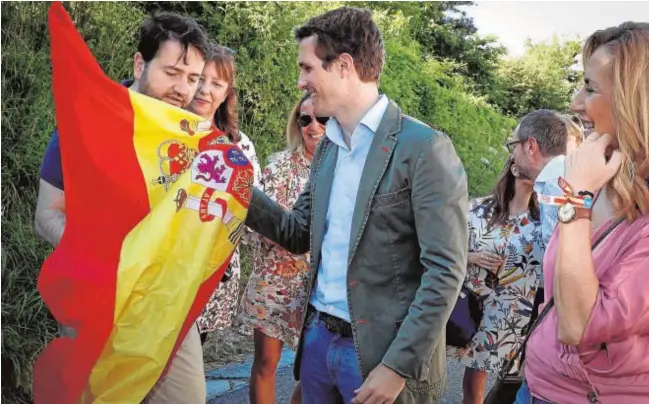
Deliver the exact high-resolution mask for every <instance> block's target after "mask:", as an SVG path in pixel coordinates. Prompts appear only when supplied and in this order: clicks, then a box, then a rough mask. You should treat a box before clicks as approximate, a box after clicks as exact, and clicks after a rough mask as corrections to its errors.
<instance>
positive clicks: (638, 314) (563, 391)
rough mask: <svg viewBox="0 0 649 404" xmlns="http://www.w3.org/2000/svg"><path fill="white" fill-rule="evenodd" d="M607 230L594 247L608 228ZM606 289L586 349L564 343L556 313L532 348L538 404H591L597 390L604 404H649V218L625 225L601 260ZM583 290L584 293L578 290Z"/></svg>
mask: <svg viewBox="0 0 649 404" xmlns="http://www.w3.org/2000/svg"><path fill="white" fill-rule="evenodd" d="M609 225H610V223H605V224H603V225H602V226H601V228H600V229H598V231H597V232H596V234H594V237H593V238H594V239H595V238H596V237H597V236H598V234H599V233H601V232H602V231H603V230H604V229H605V228H607V227H608V226H609ZM558 233H559V230H557V231H555V232H554V235H553V236H552V238H551V239H550V242H549V244H548V247H547V249H546V253H545V258H544V263H543V273H544V279H545V301H546V302H547V301H548V300H549V299H550V296H552V291H553V288H552V285H553V278H554V264H555V259H556V253H557V249H558V246H559V238H558ZM593 259H594V262H595V268H596V272H597V276H598V278H599V281H600V287H599V293H598V296H597V301H596V303H595V306H594V308H593V312H592V314H591V317H590V320H589V322H588V325H587V326H586V330H585V331H584V336H583V339H582V341H581V344H580V345H579V346H576V347H574V346H566V345H563V344H562V343H560V342H559V340H558V338H557V315H556V309H555V308H553V309H552V310H551V311H550V313H549V314H548V316H547V317H546V318H545V319H544V320H543V322H542V323H541V324H540V325H539V326H538V327H537V329H536V330H535V331H534V333H533V335H532V336H531V337H530V341H529V343H528V345H527V353H526V365H525V378H526V380H527V383H528V385H529V388H530V390H531V392H532V394H533V395H534V396H535V397H538V398H541V399H544V400H547V401H551V402H555V403H561V404H573V403H574V404H583V403H588V402H589V401H588V392H589V391H590V387H589V380H590V383H592V385H593V386H594V387H595V388H596V390H597V391H598V393H599V401H598V403H600V404H609V403H614V404H641V403H642V404H647V403H649V215H645V216H643V217H642V218H640V219H637V220H636V221H634V222H633V223H632V224H631V225H629V224H628V223H627V222H623V223H621V224H620V225H619V226H618V227H617V228H616V229H615V230H613V232H612V233H611V234H609V236H608V237H607V238H606V239H605V240H604V241H603V242H602V243H601V244H600V245H599V247H598V248H597V249H596V250H595V251H594V252H593ZM575 287H579V285H575Z"/></svg>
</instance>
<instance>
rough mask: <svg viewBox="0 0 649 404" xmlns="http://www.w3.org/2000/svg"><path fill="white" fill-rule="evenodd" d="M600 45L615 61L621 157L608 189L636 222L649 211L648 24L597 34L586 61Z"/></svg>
mask: <svg viewBox="0 0 649 404" xmlns="http://www.w3.org/2000/svg"><path fill="white" fill-rule="evenodd" d="M601 47H604V48H605V49H606V50H607V51H608V53H609V54H610V55H611V57H612V59H613V73H612V75H613V77H612V78H613V80H612V81H613V100H612V101H613V119H614V123H615V128H616V131H617V133H616V135H617V139H618V143H619V147H620V152H621V153H622V156H623V157H622V158H623V161H622V167H621V168H620V171H619V172H618V173H617V174H616V175H615V177H613V180H612V181H611V182H609V184H608V186H607V190H608V192H609V194H610V195H611V197H612V199H613V204H614V206H615V209H616V211H617V213H618V214H619V215H620V216H622V215H624V216H626V217H627V219H628V220H634V219H635V218H637V217H638V216H639V215H645V214H647V213H649V186H648V184H647V179H649V24H647V23H635V22H626V23H624V24H621V25H619V26H617V27H611V28H607V29H605V30H600V31H597V32H595V33H594V34H592V35H591V36H590V37H589V38H588V39H587V40H586V44H585V45H584V51H583V60H584V65H586V63H587V62H588V59H590V57H591V56H592V55H593V53H595V51H597V50H598V49H600V48H601Z"/></svg>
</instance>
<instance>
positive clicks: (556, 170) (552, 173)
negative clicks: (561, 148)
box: [535, 154, 566, 182]
mask: <svg viewBox="0 0 649 404" xmlns="http://www.w3.org/2000/svg"><path fill="white" fill-rule="evenodd" d="M565 160H566V156H564V155H563V154H561V155H558V156H556V157H554V158H553V159H552V160H550V161H548V163H547V164H546V165H545V167H543V170H541V172H540V173H539V175H538V177H536V181H535V182H546V181H548V180H551V179H553V178H559V177H563V175H564V173H565Z"/></svg>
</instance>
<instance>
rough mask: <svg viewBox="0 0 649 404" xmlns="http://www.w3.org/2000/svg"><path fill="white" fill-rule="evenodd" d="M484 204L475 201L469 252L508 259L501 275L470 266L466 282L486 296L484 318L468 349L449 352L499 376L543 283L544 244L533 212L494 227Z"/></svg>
mask: <svg viewBox="0 0 649 404" xmlns="http://www.w3.org/2000/svg"><path fill="white" fill-rule="evenodd" d="M484 201H485V198H480V199H475V200H473V201H472V202H471V210H470V213H469V224H468V225H469V252H476V251H489V252H492V253H495V254H497V255H500V256H502V257H504V258H505V259H504V260H503V265H502V266H501V267H500V268H499V269H498V270H497V273H496V274H494V273H493V272H491V271H489V270H487V269H484V268H480V267H478V266H477V265H469V266H468V267H467V275H466V279H465V281H464V284H465V285H466V286H467V287H468V288H469V289H470V290H472V291H474V292H475V293H477V294H478V296H480V297H481V298H482V300H483V303H484V317H483V318H482V322H481V323H480V327H479V329H478V332H477V333H476V335H475V336H474V337H473V340H472V342H471V343H470V344H469V346H468V347H466V348H455V347H449V350H448V353H449V354H451V355H453V356H455V358H456V359H457V360H459V362H460V363H461V364H463V365H464V366H466V367H469V368H473V369H478V370H483V371H487V372H497V371H498V370H499V369H500V367H501V366H502V364H503V363H504V361H505V360H506V359H507V358H509V357H510V356H511V355H513V354H514V353H515V350H516V348H517V347H518V345H519V344H520V343H521V342H522V338H523V337H522V335H521V334H522V331H523V328H524V327H525V326H526V325H527V324H528V323H529V320H530V317H531V315H532V308H533V305H534V297H535V296H536V290H537V288H538V287H539V286H540V283H541V277H542V268H541V262H542V260H543V253H544V251H545V246H544V244H543V240H542V235H541V222H540V221H538V220H533V219H532V217H531V216H530V215H529V213H528V211H525V212H524V213H522V214H519V215H515V216H514V215H512V216H510V217H509V220H508V221H507V223H506V225H504V226H502V225H498V226H494V227H493V228H490V227H489V226H488V224H487V223H488V220H487V218H485V208H484Z"/></svg>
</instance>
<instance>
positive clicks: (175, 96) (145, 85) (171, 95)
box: [139, 68, 189, 108]
mask: <svg viewBox="0 0 649 404" xmlns="http://www.w3.org/2000/svg"><path fill="white" fill-rule="evenodd" d="M139 90H140V94H144V95H146V96H149V97H151V98H155V99H156V100H160V101H163V102H166V103H167V104H170V105H174V106H177V107H180V108H185V107H187V105H189V102H188V101H187V99H186V98H185V97H183V96H182V95H181V94H179V93H177V92H176V91H174V90H173V89H171V90H170V91H168V92H166V93H164V94H156V93H155V92H154V91H153V88H152V87H151V86H150V85H149V76H148V74H147V68H144V71H143V72H142V77H141V78H140V83H139ZM170 99H171V100H174V101H175V102H176V103H177V104H180V105H175V104H172V103H171V102H169V100H170Z"/></svg>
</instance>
